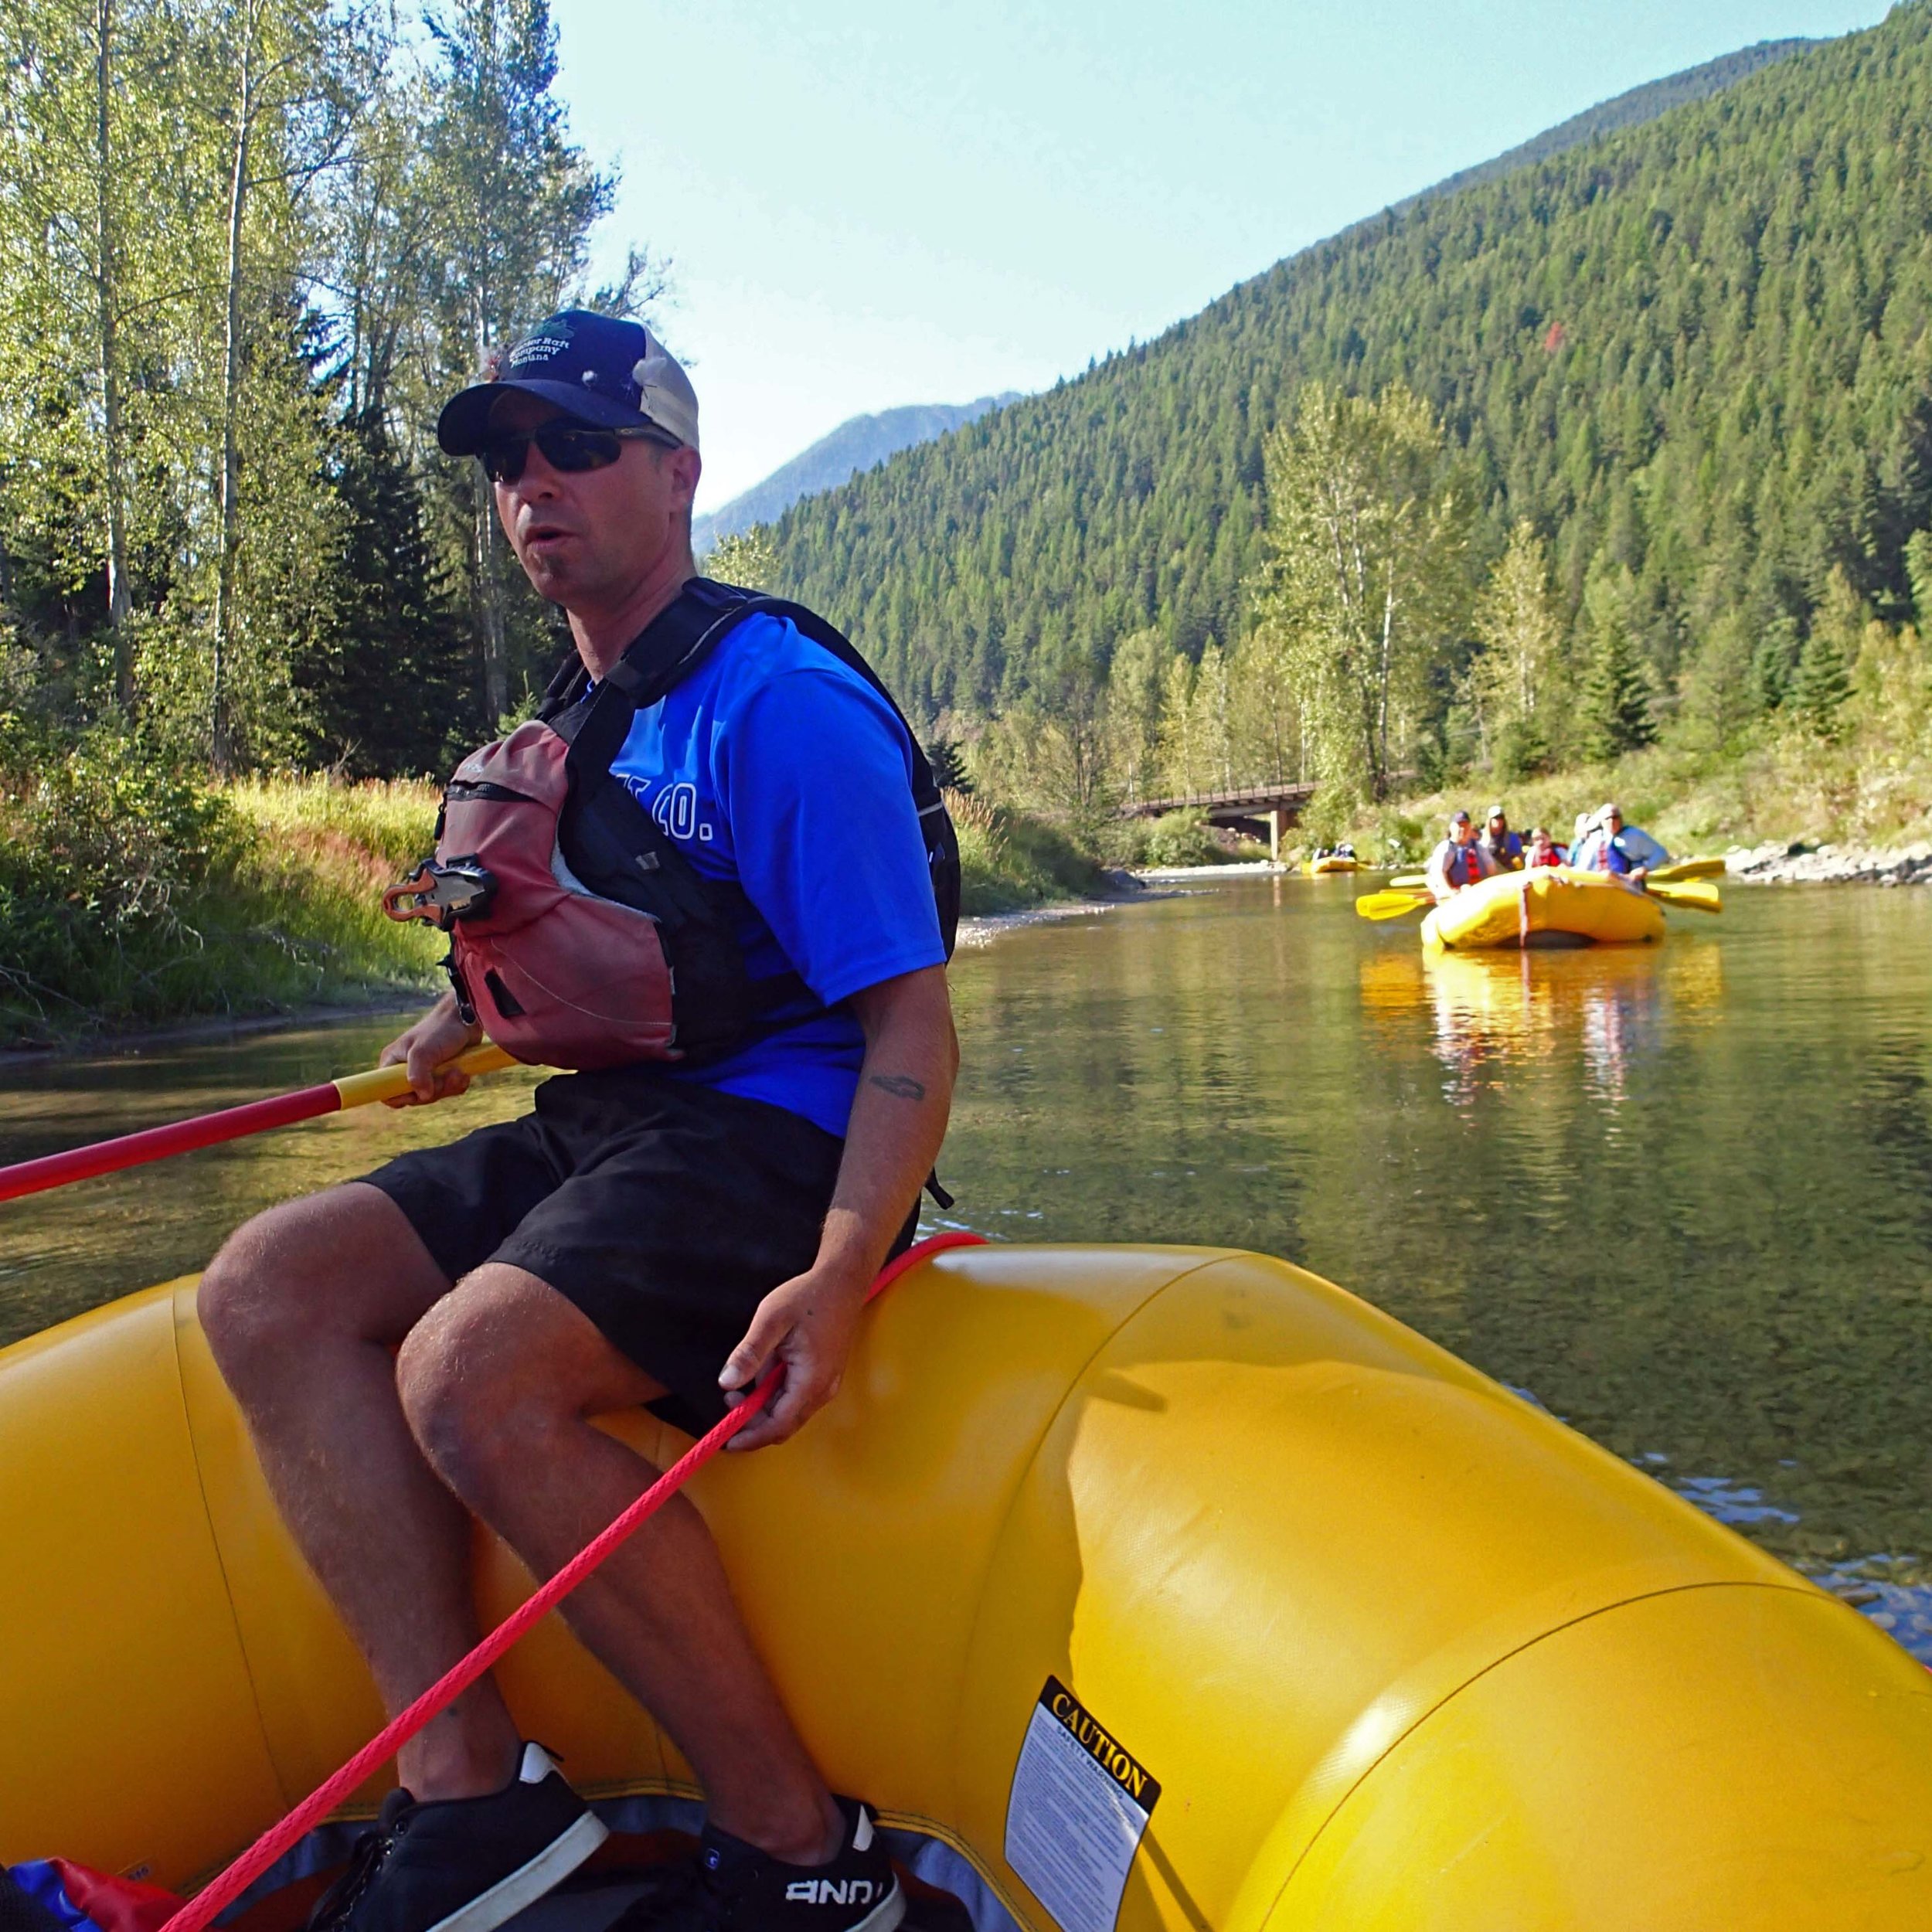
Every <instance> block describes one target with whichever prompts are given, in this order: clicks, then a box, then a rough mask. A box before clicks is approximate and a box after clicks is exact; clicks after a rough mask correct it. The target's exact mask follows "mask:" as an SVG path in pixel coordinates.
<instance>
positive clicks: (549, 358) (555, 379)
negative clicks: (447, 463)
mask: <svg viewBox="0 0 1932 1932" xmlns="http://www.w3.org/2000/svg"><path fill="white" fill-rule="evenodd" d="M505 389H526V390H528V391H529V393H530V394H531V395H532V396H542V397H543V400H545V401H546V403H555V404H556V406H557V407H558V408H559V409H560V410H563V413H565V414H566V416H569V417H573V418H574V419H575V420H577V422H580V423H590V424H592V425H593V426H594V427H597V428H598V429H606V430H621V429H635V428H637V427H639V426H640V425H641V424H643V423H652V424H654V425H655V427H658V429H661V430H663V431H664V432H665V434H667V435H668V436H672V437H675V438H676V439H677V440H678V441H679V442H680V443H682V444H685V445H686V446H687V447H689V448H692V449H694V450H695V449H696V447H698V393H697V391H696V389H693V388H692V386H691V379H690V377H689V376H687V375H685V372H684V371H683V369H682V368H681V367H680V366H679V364H678V362H677V360H676V359H675V357H674V356H673V355H672V354H671V353H670V352H669V351H668V349H665V346H664V345H663V344H662V342H659V341H658V338H656V337H655V335H652V334H651V332H650V330H648V328H645V325H643V324H642V323H641V322H622V321H617V320H616V319H615V318H614V317H611V316H609V315H593V314H592V313H591V312H590V310H588V309H587V308H566V309H565V310H564V311H563V313H562V314H561V315H553V316H551V317H549V318H548V319H547V320H546V321H541V322H539V323H538V324H537V325H536V328H533V329H532V330H531V332H529V335H526V336H525V337H524V338H523V339H522V342H519V343H518V344H517V345H516V346H515V348H514V349H512V350H511V351H510V352H509V354H508V355H505V356H504V357H503V358H502V359H501V360H500V361H499V362H498V364H497V366H496V367H495V370H494V371H493V372H492V375H491V378H490V379H489V381H488V382H487V383H472V384H471V386H469V387H468V389H460V390H458V391H457V393H456V394H455V395H454V396H451V398H450V400H448V402H447V403H444V406H443V413H442V414H441V415H440V417H438V418H437V423H436V440H437V442H438V443H440V444H441V445H442V446H443V448H444V451H446V452H447V454H449V455H451V456H474V455H475V454H477V452H478V451H479V450H481V448H482V447H483V445H484V444H485V442H486V441H487V440H488V430H489V420H490V408H491V405H492V403H495V400H496V399H497V397H498V396H501V395H502V393H503V392H504V390H505Z"/></svg>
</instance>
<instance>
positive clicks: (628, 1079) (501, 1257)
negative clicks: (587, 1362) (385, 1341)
mask: <svg viewBox="0 0 1932 1932" xmlns="http://www.w3.org/2000/svg"><path fill="white" fill-rule="evenodd" d="M844 1151H845V1142H844V1141H841V1140H838V1139H837V1138H835V1137H834V1136H833V1135H832V1134H828V1133H827V1132H825V1130H824V1129H823V1128H818V1127H815V1126H814V1125H813V1124H811V1121H808V1120H804V1119H802V1118H801V1117H800V1116H799V1115H798V1114H791V1113H787V1111H785V1110H784V1108H783V1107H772V1106H769V1105H767V1104H766V1103H765V1102H764V1101H763V1100H746V1099H744V1098H743V1097H740V1095H738V1094H721V1093H719V1092H717V1091H716V1090H714V1089H713V1088H710V1087H696V1086H692V1085H690V1084H689V1083H686V1082H684V1081H682V1080H667V1079H666V1078H665V1077H664V1076H663V1075H662V1073H659V1072H658V1071H657V1070H655V1068H651V1067H648V1066H645V1067H630V1066H626V1067H616V1068H613V1069H611V1070H608V1071H607V1072H603V1073H567V1074H562V1075H560V1076H559V1077H557V1078H556V1079H554V1080H546V1081H545V1082H544V1083H543V1085H542V1086H541V1087H539V1088H538V1089H537V1090H536V1111H535V1112H534V1113H532V1114H526V1115H524V1117H522V1119H521V1120H518V1121H506V1122H505V1123H504V1124H502V1125H501V1126H498V1127H485V1128H479V1129H478V1131H476V1132H475V1133H474V1134H466V1135H464V1138H462V1139H461V1140H460V1141H454V1142H452V1143H451V1145H448V1146H447V1147H437V1148H421V1149H420V1150H418V1151H417V1152H415V1153H413V1154H405V1155H403V1156H401V1158H400V1159H397V1160H393V1161H391V1162H389V1165H387V1166H386V1167H380V1168H377V1169H376V1172H374V1173H373V1174H370V1175H366V1176H365V1177H364V1178H365V1179H366V1180H367V1181H368V1182H369V1185H371V1186H372V1187H379V1188H380V1189H382V1190H383V1192H384V1193H385V1194H386V1195H387V1196H389V1199H391V1200H392V1201H393V1202H395V1203H396V1206H398V1207H400V1209H402V1210H403V1213H404V1214H406V1216H408V1217H409V1222H410V1226H412V1227H413V1228H414V1229H415V1230H416V1232H417V1235H418V1236H420V1237H421V1240H422V1242H423V1246H424V1247H427V1249H428V1250H429V1251H430V1255H431V1256H432V1257H434V1260H435V1262H436V1264H437V1267H439V1268H440V1269H441V1270H442V1271H443V1273H444V1274H445V1275H446V1276H447V1277H448V1278H449V1280H450V1281H451V1283H452V1284H454V1282H456V1281H460V1280H461V1278H462V1277H463V1276H464V1275H465V1274H468V1273H469V1271H470V1270H471V1269H472V1268H474V1267H480V1266H481V1264H483V1263H484V1262H485V1261H505V1262H509V1264H512V1266H513V1267H519V1268H522V1269H525V1270H527V1271H528V1272H529V1273H530V1274H534V1275H536V1277H538V1278H539V1280H541V1281H545V1282H547V1283H548V1284H549V1286H550V1287H553V1288H555V1289H556V1291H557V1292H558V1293H559V1294H562V1295H563V1296H564V1297H565V1298H566V1299H568V1300H569V1301H571V1302H572V1303H573V1304H575V1305H576V1306H577V1307H578V1308H581V1309H582V1310H583V1312H584V1313H585V1314H586V1315H588V1316H589V1317H590V1319H591V1320H592V1321H594V1322H595V1323H596V1324H597V1327H598V1328H599V1329H600V1331H601V1332H603V1334H604V1338H605V1339H606V1340H607V1341H608V1342H611V1344H612V1345H613V1346H614V1347H615V1348H617V1349H618V1350H620V1351H621V1352H622V1353H623V1354H624V1355H628V1357H629V1358H630V1359H631V1361H633V1362H635V1363H636V1364H637V1365H638V1367H639V1368H640V1369H643V1370H644V1372H645V1374H647V1375H648V1376H652V1377H653V1378H655V1379H656V1380H657V1381H658V1382H660V1383H662V1384H663V1385H664V1386H665V1388H666V1389H668V1390H669V1391H670V1393H669V1394H668V1396H665V1397H664V1398H663V1399H662V1400H659V1401H657V1402H654V1403H652V1404H651V1408H652V1409H653V1410H654V1411H655V1413H658V1414H659V1415H661V1416H662V1417H664V1419H665V1420H666V1421H667V1422H669V1423H674V1424H675V1425H676V1426H677V1427H679V1428H681V1429H685V1430H690V1431H691V1432H692V1434H699V1433H702V1431H703V1430H706V1429H708V1428H709V1427H711V1425H712V1424H713V1423H715V1422H716V1421H717V1420H718V1419H719V1417H721V1416H722V1415H723V1413H724V1412H725V1404H724V1400H723V1397H722V1396H721V1395H720V1394H719V1389H718V1372H719V1370H720V1369H722V1368H723V1366H724V1363H725V1358H726V1356H727V1355H730V1352H731V1351H732V1350H733V1349H734V1348H736V1346H737V1345H738V1344H739V1342H740V1341H742V1340H743V1337H744V1332H745V1329H746V1328H747V1325H749V1323H750V1320H751V1316H752V1311H753V1310H754V1309H755V1308H757V1305H758V1304H759V1302H760V1301H761V1300H763V1298H764V1297H765V1296H766V1295H767V1294H769V1293H770V1291H771V1290H772V1289H774V1288H775V1287H777V1285H778V1284H779V1283H780V1282H781V1281H788V1280H790V1279H791V1277H792V1276H793V1275H794V1274H802V1273H803V1272H804V1270H806V1269H807V1268H808V1267H811V1264H812V1262H813V1260H814V1259H815V1257H816V1256H817V1254H818V1237H819V1232H820V1229H821V1224H822V1223H823V1222H824V1220H825V1210H826V1209H827V1208H828V1206H830V1205H831V1202H832V1188H833V1185H834V1184H835V1182H836V1181H837V1179H838V1162H839V1157H840V1156H841V1155H842V1153H843V1152H844ZM907 1232H908V1235H910V1223H908V1230H907ZM901 1245H903V1237H902V1242H901Z"/></svg>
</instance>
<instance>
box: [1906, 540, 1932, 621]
mask: <svg viewBox="0 0 1932 1932" xmlns="http://www.w3.org/2000/svg"><path fill="white" fill-rule="evenodd" d="M1905 570H1906V577H1907V578H1908V579H1909V580H1910V583H1911V586H1912V607H1913V611H1914V612H1915V613H1916V614H1917V617H1918V620H1919V631H1920V634H1921V635H1922V636H1924V637H1928V638H1932V530H1920V531H1917V532H1915V533H1914V534H1913V536H1912V538H1911V539H1910V542H1908V543H1906V546H1905Z"/></svg>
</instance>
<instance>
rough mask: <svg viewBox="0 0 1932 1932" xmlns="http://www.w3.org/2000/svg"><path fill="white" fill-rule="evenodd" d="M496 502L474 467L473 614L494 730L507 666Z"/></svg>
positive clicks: (506, 700)
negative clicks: (479, 636) (480, 638)
mask: <svg viewBox="0 0 1932 1932" xmlns="http://www.w3.org/2000/svg"><path fill="white" fill-rule="evenodd" d="M496 537H497V529H496V505H495V502H494V501H493V499H492V495H491V491H490V485H489V479H488V478H487V477H485V475H484V474H483V470H482V466H481V464H478V466H477V470H476V614H477V618H478V622H479V623H480V624H481V626H482V630H483V709H484V711H485V718H484V724H485V728H486V729H487V730H491V731H494V730H495V729H496V721H497V719H499V718H500V717H502V715H503V714H504V713H505V712H506V711H507V710H509V708H510V678H509V665H508V664H507V663H506V662H505V658H506V655H507V654H506V652H505V649H504V645H503V598H502V592H501V590H500V588H499V587H498V583H497V575H496V570H497V560H496Z"/></svg>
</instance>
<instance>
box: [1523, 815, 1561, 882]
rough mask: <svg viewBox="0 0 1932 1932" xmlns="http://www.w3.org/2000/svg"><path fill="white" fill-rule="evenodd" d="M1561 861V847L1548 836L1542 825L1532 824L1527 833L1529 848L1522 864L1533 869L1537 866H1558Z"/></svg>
mask: <svg viewBox="0 0 1932 1932" xmlns="http://www.w3.org/2000/svg"><path fill="white" fill-rule="evenodd" d="M1523 863H1524V865H1525V866H1526V867H1528V868H1529V869H1531V870H1532V871H1533V870H1534V869H1536V867H1537V866H1560V865H1561V864H1562V863H1563V848H1562V847H1561V846H1560V845H1558V844H1557V843H1556V841H1555V840H1554V839H1553V838H1551V837H1550V835H1549V832H1548V831H1547V830H1546V828H1544V827H1543V826H1541V825H1536V826H1532V828H1530V833H1529V851H1528V852H1526V854H1525V855H1524V856H1523Z"/></svg>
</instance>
